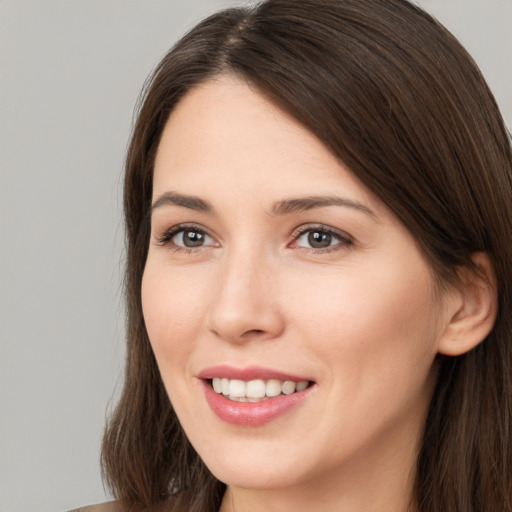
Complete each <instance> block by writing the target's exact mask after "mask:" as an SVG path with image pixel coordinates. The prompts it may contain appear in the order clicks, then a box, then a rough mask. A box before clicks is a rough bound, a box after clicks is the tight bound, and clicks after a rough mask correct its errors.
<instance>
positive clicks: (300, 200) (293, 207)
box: [271, 196, 379, 220]
mask: <svg viewBox="0 0 512 512" xmlns="http://www.w3.org/2000/svg"><path fill="white" fill-rule="evenodd" d="M325 206H343V207H346V208H353V209H355V210H358V211H360V212H363V213H365V214H367V215H369V216H370V217H373V218H374V219H375V220H379V217H378V216H377V214H376V213H375V212H374V211H373V210H371V209H370V208H368V206H366V205H364V204H363V203H360V202H359V201H354V200H352V199H348V198H345V197H339V196H308V197H297V198H291V199H284V200H283V201H279V202H278V203H276V204H275V205H274V206H273V207H272V210H271V213H272V214H273V215H286V214H288V213H296V212H305V211H308V210H312V209H314V208H322V207H325Z"/></svg>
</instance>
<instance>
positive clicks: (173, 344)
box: [142, 261, 208, 374]
mask: <svg viewBox="0 0 512 512" xmlns="http://www.w3.org/2000/svg"><path fill="white" fill-rule="evenodd" d="M207 302H208V299H207V286H206V281H205V280H201V279H195V280H194V281H193V285H192V284H191V281H190V280H187V279H185V277H184V276H181V275H180V273H179V272H167V271H162V269H159V268H158V267H157V266H156V265H152V264H151V262H149V261H148V264H147V265H146V269H145V271H144V276H143V279H142V309H143V315H144V321H145V324H146V329H147V332H148V336H149V339H150V342H151V346H152V348H153V352H154V353H155V357H156V359H157V363H158V366H159V368H160V371H161V372H162V373H164V374H165V369H166V367H170V366H172V367H180V366H181V367H182V366H183V364H186V361H187V360H188V355H189V354H190V353H191V352H192V350H193V348H194V343H193V342H194V339H196V337H197V333H198V332H199V330H200V329H201V326H202V325H203V320H204V312H205V308H206V304H207Z"/></svg>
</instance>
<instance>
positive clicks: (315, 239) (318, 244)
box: [308, 231, 333, 249]
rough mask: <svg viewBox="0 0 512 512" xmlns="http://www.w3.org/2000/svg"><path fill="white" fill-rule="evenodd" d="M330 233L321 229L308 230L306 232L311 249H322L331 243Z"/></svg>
mask: <svg viewBox="0 0 512 512" xmlns="http://www.w3.org/2000/svg"><path fill="white" fill-rule="evenodd" d="M332 238H333V237H332V235H331V234H330V233H325V232H323V231H310V232H309V233H308V244H309V245H310V247H312V248H313V249H324V248H325V247H329V246H330V245H331V243H332Z"/></svg>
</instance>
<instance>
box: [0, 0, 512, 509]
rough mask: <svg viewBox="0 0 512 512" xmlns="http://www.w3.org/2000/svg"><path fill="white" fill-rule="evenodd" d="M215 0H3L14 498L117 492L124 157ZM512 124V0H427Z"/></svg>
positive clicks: (6, 447) (4, 335)
mask: <svg viewBox="0 0 512 512" xmlns="http://www.w3.org/2000/svg"><path fill="white" fill-rule="evenodd" d="M235 3H238V2H226V1H224V2H221V1H216V0H188V1H187V2H182V1H177V2H173V1H170V0H166V1H160V0H158V1H157V0H152V1H151V0H146V1H143V0H137V1H134V0H40V1H29V0H3V1H2V0H0V234H1V236H0V512H34V511H38V512H59V511H64V510H67V509H70V508H72V507H75V506H78V505H84V504H87V503H94V502H99V501H104V500H105V499H106V498H107V495H106V494H105V492H104V490H103V487H102V484H101V480H100V476H99V467H98V452H99V446H100V438H101V432H102V426H103V422H104V417H105V412H106V410H107V407H108V405H109V403H111V401H112V399H113V398H112V397H114V396H115V390H116V389H118V388H119V383H120V375H121V368H122V359H123V322H124V320H123V308H122V301H121V292H120V288H121V285H120V267H121V266H122V262H123V250H122V245H123V241H122V240H123V234H122V222H121V216H120V209H121V208H120V205H121V194H120V188H121V172H122V163H123V158H124V151H125V148H126V144H127V140H128V136H129V131H130V126H131V121H132V110H133V106H134V104H135V101H136V98H137V95H138V92H139V90H140V87H141V85H142V83H143V81H144V79H145V77H146V76H147V74H148V73H149V72H150V71H151V69H152V68H153V67H154V66H155V65H156V63H157V62H158V61H159V59H160V58H161V57H162V56H163V54H164V53H165V51H166V50H167V49H168V47H169V46H170V45H171V44H172V43H173V42H174V41H175V40H176V38H177V37H178V36H179V35H180V34H183V32H184V31H185V30H186V29H187V28H189V27H190V26H191V25H193V24H194V22H196V21H197V20H198V19H200V18H202V17H203V16H204V15H206V14H209V13H210V12H212V11H214V10H216V9H217V8H218V7H219V6H228V5H230V4H231V5H233V4H235ZM419 3H420V4H422V5H423V6H424V7H425V8H426V9H427V10H429V11H430V12H432V13H433V14H435V15H436V16H437V17H438V18H439V19H440V20H441V21H442V22H444V23H445V24H446V25H447V26H448V28H450V29H451V30H452V31H453V32H454V34H455V35H456V36H457V37H459V38H460V39H461V41H462V42H463V43H464V44H465V46H466V47H467V48H468V50H469V51H470V53H471V54H472V55H473V56H474V58H475V59H476V61H477V62H478V63H479V65H480V67H481V68H482V70H483V72H484V75H485V76H486V78H487V79H488V81H489V83H490V85H491V88H492V89H493V91H494V93H495V95H496V97H497V99H498V102H499V103H500V105H501V109H502V112H503V114H504V116H505V118H506V119H507V123H508V125H509V127H512V95H511V93H510V90H509V85H510V84H511V83H512V0H478V1H477V0H423V1H420V2H419Z"/></svg>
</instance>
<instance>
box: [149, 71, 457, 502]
mask: <svg viewBox="0 0 512 512" xmlns="http://www.w3.org/2000/svg"><path fill="white" fill-rule="evenodd" d="M169 192H173V193H178V194H181V195H186V196H194V197H196V198H199V199H201V200H202V201H205V202H208V203H209V204H210V205H211V206H212V207H213V209H214V210H215V211H214V212H213V213H212V212H206V211H199V210H197V209H196V208H195V207H194V206H197V204H196V205H194V204H188V206H183V205H176V204H171V203H169V202H167V203H165V201H164V203H165V204H160V205H157V206H156V207H155V208H154V209H153V213H152V221H151V222H152V229H151V231H152V232H151V240H150V246H149V253H148V258H147V263H146V267H145V272H144V277H143V283H142V301H143V310H144V318H145V322H146V326H147V330H148V334H149V337H150V340H151V343H152V347H153V350H154V353H155V356H156V360H157V363H158V366H159V369H160V372H161V374H162V378H163V381H164V384H165V386H166V389H167V392H168V394H169V397H170V400H171V402H172V404H173V407H174V409H175V411H176V413H177V415H178V417H179V419H180V421H181V423H182V425H183V427H184V429H185V431H186V433H187V435H188V437H189V439H190V441H191V442H192V444H193V445H194V447H195V449H196V450H197V451H198V453H199V454H200V456H201V457H202V458H203V460H204V461H205V463H206V464H207V466H208V467H209V468H210V470H211V471H212V472H213V474H214V475H215V476H217V477H218V478H219V479H220V480H222V481H223V482H226V483H227V484H228V491H227V492H226V495H225V498H224V502H223V505H222V508H221V510H222V511H223V512H228V511H234V510H236V511H237V512H245V511H247V512H249V511H251V512H254V511H260V510H262V511H263V510H265V511H281V512H282V511H298V512H300V511H302V510H304V511H311V510H315V511H332V512H334V511H336V512H339V511H343V512H351V511H358V512H362V511H366V512H371V511H379V512H386V511H389V512H391V511H392V512H397V511H405V510H407V509H408V506H409V504H410V503H412V505H411V507H412V508H411V510H413V509H414V500H413V496H412V482H413V478H414V467H415V461H416V457H417V451H418V443H419V437H420V435H421V431H422V428H423V425H424V421H425V417H426V411H427V407H428V403H429V400H430V398H431V395H432V390H433V385H434V381H435V376H436V375H435V373H436V372H435V366H434V360H435V357H436V354H437V353H438V351H439V349H440V346H442V345H443V344H446V343H449V342H450V341H449V340H448V338H450V339H453V329H451V324H452V323H453V319H454V318H455V317H456V315H457V311H459V312H460V311H461V310H462V307H461V302H460V294H456V293H452V292H451V291H450V290H449V289H448V290H445V291H443V292H441V291H439V290H438V289H437V288H436V286H435V281H434V278H433V275H432V271H431V269H430V268H429V265H428V264H427V263H426V261H425V259H424V257H423V255H422V253H421V252H420V250H419V249H418V246H417V244H416V242H415V240H414V238H413V237H412V235H411V234H410V233H409V232H408V231H407V230H406V229H405V228H404V227H403V225H402V224H401V223H400V222H399V221H398V219H397V218H396V217H395V216H394V214H393V213H392V212H391V211H390V210H389V209H388V208H387V207H386V206H385V205H384V204H383V203H382V202H381V201H380V200H379V198H378V197H376V196H375V195H374V194H372V193H371V192H370V191H369V190H368V189H367V188H366V187H365V186H363V185H362V183H360V182H359V181H358V179H357V178H356V177H355V176H354V175H353V174H352V173H351V171H350V170H349V169H347V168H346V167H345V166H344V165H343V164H342V163H341V162H340V161H339V160H338V159H337V158H336V157H334V156H333V155H332V154H331V153H330V152H329V150H328V149H327V148H326V147H325V146H324V145H323V144H322V143H321V142H320V141H319V140H318V139H317V138H316V137H315V136H314V135H313V134H311V133H310V132H309V131H308V130H307V129H305V128H304V127H303V126H301V125H300V124H298V123H297V122H296V121H295V120H294V119H292V118H291V117H289V116H288V115H286V114H285V113H283V112H282V111H280V110H279V109H278V108H277V107H275V106H274V105H273V104H271V103H270V102H269V101H268V100H267V99H265V97H264V96H263V95H262V94H260V93H259V92H258V91H257V90H256V89H254V88H251V87H250V86H248V85H247V84H246V83H244V82H242V81H240V80H237V79H235V78H232V77H218V78H216V79H214V80H211V81H209V82H207V83H206V84H203V85H200V86H198V87H196V88H195V89H193V90H192V91H191V92H189V93H188V94H187V95H186V96H185V97H184V98H183V99H182V100H181V101H180V103H179V104H178V105H177V107H176V109H175V110H174V111H173V113H172V114H171V116H170V118H169V120H168V122H167V125H166V127H165V130H164V132H163V135H162V139H161V142H160V146H159V148H158V152H157V156H156V162H155V171H154V190H153V201H154V202H156V201H158V199H159V198H161V197H162V196H163V195H165V194H168V193H169ZM306 196H307V197H309V196H321V197H325V196H330V197H331V196H337V197H341V198H344V199H345V200H348V202H347V204H345V205H330V206H319V207H314V208H310V209H306V210H304V211H292V212H288V213H283V212H281V213H276V212H275V211H273V210H275V209H276V205H278V204H279V203H280V202H282V201H284V200H288V199H290V198H302V197H306ZM161 203H162V201H161ZM191 206H192V207H191ZM182 224H186V225H187V230H188V231H194V230H197V229H199V230H200V232H202V233H203V240H204V244H203V245H199V246H196V247H185V246H184V245H183V238H182V236H181V235H180V234H177V235H174V236H173V237H169V236H168V237H167V238H166V239H165V240H162V239H163V238H165V234H166V233H168V232H169V230H170V229H171V228H174V227H176V226H180V225H182ZM191 225H192V227H191ZM319 225H320V226H322V227H321V228H319ZM325 228H327V229H330V230H332V231H333V232H334V233H337V234H336V235H333V234H331V239H330V242H329V246H328V247H325V248H318V247H317V248H312V247H311V245H310V244H309V241H308V240H309V239H308V235H309V233H311V232H314V231H315V230H316V231H322V230H323V229H325ZM300 229H303V230H307V229H309V232H308V231H306V232H305V234H304V233H299V230H300ZM219 364H229V365H231V366H234V367H238V368H243V367H246V366H249V365H251V366H252V365H257V366H263V367H267V368H268V367H270V368H273V369H277V370H281V371H284V372H288V373H292V374H295V375H301V376H305V377H306V378H307V379H309V380H313V381H314V382H315V385H314V389H313V390H312V392H311V393H310V394H309V396H308V397H307V398H306V400H304V401H303V402H302V403H301V404H300V405H299V406H298V407H295V408H293V409H291V410H290V411H288V412H287V413H286V414H285V415H283V416H281V417H279V418H277V419H275V420H273V421H271V422H270V423H267V424H265V425H262V426H258V427H254V426H253V427H247V426H238V425H232V424H228V423H225V422H224V421H222V420H221V419H219V418H218V417H217V416H216V415H215V414H214V413H213V412H212V410H211V409H210V407H209V406H208V404H207V402H206V400H205V398H204V393H203V388H202V385H201V382H200V380H199V379H198V378H197V375H198V374H199V372H200V371H202V370H203V369H204V368H207V367H211V366H213V365H219Z"/></svg>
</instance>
